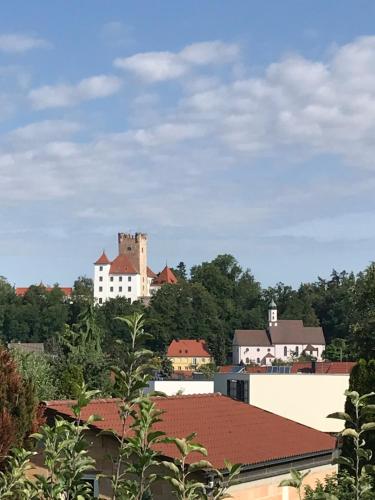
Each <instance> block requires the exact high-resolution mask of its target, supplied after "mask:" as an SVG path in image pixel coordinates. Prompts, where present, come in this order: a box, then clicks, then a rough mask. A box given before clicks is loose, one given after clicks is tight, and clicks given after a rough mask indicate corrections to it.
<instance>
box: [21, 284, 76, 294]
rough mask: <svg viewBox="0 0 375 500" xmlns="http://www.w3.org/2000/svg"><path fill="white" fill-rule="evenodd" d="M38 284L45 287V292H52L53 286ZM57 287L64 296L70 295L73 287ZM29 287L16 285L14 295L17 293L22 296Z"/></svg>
mask: <svg viewBox="0 0 375 500" xmlns="http://www.w3.org/2000/svg"><path fill="white" fill-rule="evenodd" d="M38 286H42V287H43V288H45V290H46V291H47V292H52V290H53V288H54V287H52V286H44V285H38ZM58 288H59V290H61V291H62V292H63V294H64V295H65V296H66V297H70V296H71V295H72V293H73V288H71V287H66V286H65V287H64V286H59V287H58ZM29 289H30V287H17V288H16V295H18V296H19V297H23V296H24V295H25V294H26V292H27V291H28V290H29Z"/></svg>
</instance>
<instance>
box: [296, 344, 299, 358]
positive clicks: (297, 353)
mask: <svg viewBox="0 0 375 500" xmlns="http://www.w3.org/2000/svg"><path fill="white" fill-rule="evenodd" d="M296 355H297V356H298V355H299V347H298V345H296Z"/></svg>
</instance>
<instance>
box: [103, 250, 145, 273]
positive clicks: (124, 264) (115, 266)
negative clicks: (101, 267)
mask: <svg viewBox="0 0 375 500" xmlns="http://www.w3.org/2000/svg"><path fill="white" fill-rule="evenodd" d="M109 274H138V273H137V270H136V268H135V266H134V264H133V262H132V261H131V260H130V258H129V256H128V255H123V254H122V255H119V256H118V257H116V258H115V260H114V261H112V264H111V267H110V268H109Z"/></svg>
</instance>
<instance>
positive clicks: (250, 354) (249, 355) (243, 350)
mask: <svg viewBox="0 0 375 500" xmlns="http://www.w3.org/2000/svg"><path fill="white" fill-rule="evenodd" d="M266 354H272V355H273V356H274V355H275V348H274V347H273V346H271V347H264V346H259V347H256V346H241V347H240V348H239V357H240V361H239V362H241V361H242V362H243V363H245V365H247V364H249V362H253V363H260V362H261V361H262V359H263V358H264V356H265V355H266ZM258 359H259V362H258ZM233 362H234V363H235V361H233ZM236 364H238V363H236Z"/></svg>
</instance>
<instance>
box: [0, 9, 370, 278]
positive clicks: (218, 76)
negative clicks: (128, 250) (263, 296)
mask: <svg viewBox="0 0 375 500" xmlns="http://www.w3.org/2000/svg"><path fill="white" fill-rule="evenodd" d="M374 14H375V4H374V2H373V1H360V0H357V1H356V2H354V1H350V2H349V1H341V2H334V1H327V0H321V1H317V0H315V1H314V2H308V1H302V0H299V1H297V0H294V1H287V0H284V1H283V2H280V1H279V0H274V1H271V0H269V1H267V2H261V1H245V0H243V1H233V2H218V1H204V0H199V1H195V0H190V1H179V2H176V1H167V0H163V1H155V0H153V1H152V2H145V1H144V2H142V1H139V2H127V1H124V0H122V1H117V0H111V1H109V2H102V1H99V0H86V1H84V0H82V1H80V2H76V1H69V0H64V1H59V0H55V1H54V2H45V1H38V0H33V2H25V1H17V0H13V1H12V2H7V3H5V4H4V5H2V13H1V18H0V110H1V113H0V133H1V136H0V187H1V197H0V207H1V210H0V255H1V266H0V274H1V275H4V276H6V277H7V278H8V279H9V281H10V282H11V283H15V284H16V285H17V286H24V285H28V284H30V283H34V282H39V281H41V280H42V281H43V282H45V283H49V284H52V283H55V282H59V283H60V284H62V285H69V284H71V283H72V282H73V280H74V279H75V278H76V277H77V276H78V275H82V274H86V275H88V276H91V275H92V262H93V261H94V260H95V259H96V258H97V257H98V255H99V254H100V252H101V251H102V249H103V248H105V249H106V250H107V253H108V255H109V256H110V257H114V256H115V254H116V235H117V232H118V231H143V232H147V233H148V234H149V261H150V265H151V267H152V268H153V269H154V270H155V271H159V270H160V269H161V268H162V267H163V265H164V264H165V261H166V260H167V261H168V264H170V265H175V264H176V263H177V262H179V261H180V260H183V261H185V262H186V264H187V265H188V266H191V265H193V264H195V263H200V262H201V261H203V260H207V259H211V258H213V257H215V256H216V255H217V254H218V253H223V252H228V253H232V254H233V255H235V256H236V258H237V259H238V260H239V262H240V264H241V265H242V266H243V267H249V268H250V269H251V270H252V271H253V273H254V274H255V276H256V278H257V279H258V280H260V281H261V282H262V283H263V284H264V285H271V284H274V283H276V282H278V281H283V282H285V283H292V284H294V285H298V283H299V282H301V281H309V280H314V279H316V277H317V276H318V275H321V276H326V275H328V274H329V272H330V271H331V269H332V268H333V267H335V268H336V269H338V270H341V269H347V270H355V271H358V270H360V269H362V268H364V267H365V266H366V265H367V264H368V263H369V262H370V261H372V260H373V259H374V248H375V229H374V228H375V225H374V214H375V198H374V196H373V192H374V189H375V176H374V170H375V160H374V158H375V142H374V136H375V32H374V28H373V19H374Z"/></svg>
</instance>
